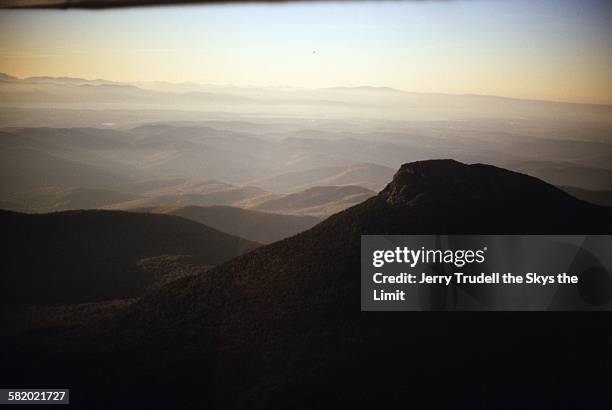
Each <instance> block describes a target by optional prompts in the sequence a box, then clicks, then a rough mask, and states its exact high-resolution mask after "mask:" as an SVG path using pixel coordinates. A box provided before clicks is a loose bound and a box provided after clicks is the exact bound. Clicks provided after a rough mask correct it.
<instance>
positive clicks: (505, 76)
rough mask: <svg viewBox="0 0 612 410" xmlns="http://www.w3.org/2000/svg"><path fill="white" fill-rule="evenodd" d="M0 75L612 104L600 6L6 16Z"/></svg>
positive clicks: (434, 5)
mask: <svg viewBox="0 0 612 410" xmlns="http://www.w3.org/2000/svg"><path fill="white" fill-rule="evenodd" d="M0 72H4V73H7V74H10V75H14V76H17V77H21V78H23V77H29V76H70V77H83V78H89V79H95V78H103V79H107V80H115V81H126V82H136V81H157V80H159V81H169V82H185V81H189V82H198V83H205V84H233V85H253V86H291V87H304V88H319V87H333V86H362V85H371V86H387V87H393V88H398V89H402V90H406V91H415V92H440V93H460V94H461V93H469V94H486V95H499V96H507V97H518V98H530V99H539V100H554V101H576V102H588V103H604V104H612V5H610V4H609V3H608V2H606V1H595V0H587V1H569V0H561V1H553V0H542V1H528V0H514V1H479V0H473V1H431V2H429V1H427V2H400V3H396V2H391V3H378V4H374V3H339V4H337V3H331V4H328V3H315V4H304V3H295V4H278V5H270V4H268V5H248V4H247V5H231V6H230V5H226V6H196V7H153V8H135V9H123V10H122V9H120V10H109V11H74V10H70V11H50V10H36V11H34V10H26V11H10V10H5V11H0Z"/></svg>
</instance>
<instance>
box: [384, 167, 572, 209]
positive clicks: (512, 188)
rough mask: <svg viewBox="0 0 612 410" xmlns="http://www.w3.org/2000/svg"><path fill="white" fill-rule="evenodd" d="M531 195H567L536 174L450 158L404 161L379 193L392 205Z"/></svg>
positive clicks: (506, 199) (508, 199)
mask: <svg viewBox="0 0 612 410" xmlns="http://www.w3.org/2000/svg"><path fill="white" fill-rule="evenodd" d="M529 195H533V198H538V199H540V200H543V199H546V200H552V201H554V200H559V199H561V198H564V199H567V198H565V197H566V196H565V195H564V193H563V192H562V191H561V190H559V189H557V188H555V187H554V186H551V185H549V184H546V183H545V182H543V181H541V180H539V179H537V178H534V177H530V176H527V175H524V174H519V173H516V172H513V171H508V170H506V169H502V168H498V167H495V166H492V165H484V164H464V163H461V162H458V161H455V160H451V159H437V160H427V161H417V162H411V163H407V164H404V165H402V166H401V168H400V169H399V171H397V173H396V174H395V176H394V177H393V180H392V181H391V183H390V184H389V185H387V187H386V188H385V189H384V190H383V191H382V192H381V193H380V196H381V197H382V199H384V200H385V201H386V202H387V203H388V204H389V205H391V206H402V205H410V206H414V205H416V204H417V203H423V202H426V203H436V204H438V205H439V204H443V203H452V202H454V201H458V202H462V203H464V204H465V203H467V202H474V203H476V202H479V201H480V200H484V199H486V200H487V201H489V202H490V201H494V202H498V201H502V202H515V201H517V200H521V199H524V198H528V196H529ZM570 201H571V199H570Z"/></svg>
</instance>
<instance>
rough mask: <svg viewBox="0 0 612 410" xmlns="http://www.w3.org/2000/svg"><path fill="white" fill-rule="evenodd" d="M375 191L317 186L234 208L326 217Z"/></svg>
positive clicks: (249, 202) (348, 187)
mask: <svg viewBox="0 0 612 410" xmlns="http://www.w3.org/2000/svg"><path fill="white" fill-rule="evenodd" d="M375 194H376V193H375V192H374V191H371V190H369V189H367V188H364V187H361V186H354V185H345V186H319V187H313V188H308V189H306V190H304V191H301V192H296V193H293V194H287V195H270V196H269V197H266V196H262V197H259V198H255V199H254V200H249V201H242V202H238V203H236V206H241V207H245V208H251V209H257V210H261V211H266V212H275V213H281V214H294V215H312V216H316V217H320V218H325V217H327V216H329V215H331V214H334V213H336V212H339V211H342V210H343V209H346V208H348V207H350V206H353V205H355V204H358V203H360V202H363V201H365V200H366V199H368V198H370V197H371V196H373V195H375Z"/></svg>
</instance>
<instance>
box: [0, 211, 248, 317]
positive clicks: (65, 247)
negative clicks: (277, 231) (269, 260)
mask: <svg viewBox="0 0 612 410" xmlns="http://www.w3.org/2000/svg"><path fill="white" fill-rule="evenodd" d="M0 221H1V225H2V227H3V233H4V234H5V243H6V245H5V246H4V247H3V252H4V256H3V258H2V259H3V261H4V269H3V271H2V276H1V277H0V281H1V286H0V299H1V300H2V307H3V308H8V307H14V306H16V305H28V304H42V305H45V304H66V303H84V302H95V301H103V300H110V299H117V298H126V297H133V296H137V295H140V294H142V292H143V291H144V290H145V289H146V288H147V287H149V286H150V285H151V284H152V283H153V282H154V279H155V278H154V276H155V275H153V274H152V273H151V272H147V271H144V270H143V269H141V265H139V261H140V260H141V259H145V258H151V257H157V256H161V255H191V256H193V257H195V258H197V259H198V261H199V263H200V264H204V265H215V264H218V263H221V262H224V261H226V260H228V259H231V258H233V257H235V256H237V255H239V254H241V253H244V252H248V251H250V250H252V249H254V248H255V247H256V246H257V244H256V243H254V242H251V241H248V240H246V239H242V238H238V237H235V236H231V235H228V234H226V233H223V232H219V231H217V230H215V229H212V228H209V227H207V226H204V225H202V224H198V223H195V222H192V221H189V220H186V219H183V218H179V217H176V216H170V215H149V214H137V213H127V212H113V211H69V212H60V213H53V214H42V215H27V214H19V213H13V212H6V211H2V212H0ZM9 235H10V236H9ZM170 273H171V272H169V274H170Z"/></svg>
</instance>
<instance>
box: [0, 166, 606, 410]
mask: <svg viewBox="0 0 612 410" xmlns="http://www.w3.org/2000/svg"><path fill="white" fill-rule="evenodd" d="M611 231H612V211H611V210H610V209H609V208H603V207H598V206H594V205H591V204H588V203H585V202H583V201H580V200H577V199H575V198H573V197H571V196H569V195H567V194H566V193H564V192H563V191H561V190H559V189H557V188H555V187H553V186H550V185H548V184H546V183H544V182H542V181H540V180H537V179H535V178H532V177H529V176H526V175H521V174H517V173H514V172H510V171H506V170H503V169H499V168H496V167H493V166H488V165H464V164H461V163H458V162H455V161H450V160H439V161H425V162H417V163H411V164H406V165H404V166H402V167H401V169H400V170H399V171H398V172H397V174H396V175H395V177H394V178H393V181H392V182H391V183H390V184H389V185H388V186H387V187H386V188H385V189H384V190H383V191H382V192H380V193H379V194H378V195H377V196H375V197H373V198H370V199H369V200H367V201H365V202H363V203H361V204H359V205H357V206H354V207H352V208H350V209H347V210H345V211H343V212H340V213H338V214H336V215H333V216H332V217H330V218H328V219H327V220H325V221H323V222H322V223H320V224H318V225H317V226H315V227H314V228H312V229H310V230H308V231H306V232H303V233H301V234H298V235H296V236H294V237H292V238H289V239H286V240H283V241H279V242H276V243H273V244H271V245H268V246H264V247H261V248H258V249H256V250H255V251H253V252H251V253H249V254H248V255H243V256H240V257H237V258H235V259H233V260H231V261H229V262H227V263H225V264H222V265H220V266H218V267H216V268H213V269H212V270H210V271H208V272H206V273H205V274H200V275H196V276H190V277H187V278H184V279H179V280H177V281H174V282H172V283H170V284H168V285H167V286H165V287H162V288H160V289H158V290H157V291H156V292H153V293H151V294H148V295H147V296H145V297H144V298H143V299H142V300H140V301H138V302H136V303H134V304H132V305H131V306H130V308H129V309H127V310H126V311H125V313H124V314H121V315H119V316H117V317H116V318H115V319H113V320H112V321H110V322H105V323H107V324H106V325H103V323H102V322H97V324H92V325H90V326H87V327H85V328H79V329H76V330H70V329H63V330H62V329H56V330H55V333H53V332H51V331H49V332H48V335H47V336H46V337H44V338H43V336H41V333H40V332H39V333H38V335H37V338H36V339H34V338H30V339H27V338H26V339H16V340H13V341H12V342H10V343H12V344H11V346H10V347H11V349H3V350H2V349H0V351H5V352H6V351H10V352H11V355H10V357H2V359H4V360H5V363H9V364H7V365H6V366H5V371H3V372H2V374H3V375H1V376H0V382H2V383H3V385H8V384H7V383H9V382H10V383H12V384H14V385H22V384H24V383H26V382H27V383H30V384H31V383H33V382H36V385H45V386H53V385H57V386H60V385H61V386H70V387H71V389H72V391H73V392H75V393H74V395H71V404H72V406H73V407H75V406H76V407H78V406H79V405H80V406H81V407H83V408H92V407H99V408H105V407H108V406H110V405H112V404H113V403H121V405H122V406H125V407H128V406H135V407H142V408H146V407H157V408H164V407H173V408H199V407H201V406H205V407H207V408H219V409H220V408H223V409H232V408H261V409H264V408H266V409H267V408H285V409H290V408H291V409H311V408H330V409H331V408H334V409H336V408H359V409H366V408H367V409H369V408H397V403H406V405H410V406H414V407H416V408H430V407H444V408H465V407H467V406H469V407H470V408H473V407H474V400H479V401H480V403H481V404H482V405H483V406H484V407H504V408H516V407H517V406H518V407H521V406H519V404H521V403H522V404H524V403H529V406H534V407H541V406H540V405H541V404H546V406H547V407H557V408H558V407H575V408H592V407H594V406H595V405H597V404H599V405H601V404H602V403H604V402H603V401H599V400H603V399H604V398H609V396H608V395H607V392H608V387H609V386H608V384H609V381H608V380H607V378H606V377H605V376H604V377H602V373H601V372H600V371H597V370H598V369H599V370H602V371H603V370H604V369H605V364H604V362H605V358H606V357H607V355H608V350H609V345H610V342H612V337H611V336H612V334H611V332H610V328H609V315H607V314H605V313H598V314H593V313H590V314H588V315H584V314H575V313H573V314H572V313H567V314H563V315H560V314H558V315H553V314H538V315H536V314H532V315H525V314H521V315H517V314H510V313H497V314H478V315H474V314H472V315H467V314H465V315H460V314H445V315H439V314H433V313H417V312H413V313H405V312H404V313H402V312H361V311H360V240H361V235H364V234H452V233H456V234H468V233H474V234H485V233H490V234H554V233H559V234H571V233H576V234H584V233H591V234H595V233H606V234H609V233H610V232H611ZM105 326H108V327H105ZM41 340H44V345H43V342H41ZM75 340H76V342H75ZM69 341H70V342H69ZM68 345H70V346H71V348H70V349H69V352H68V353H67V352H66V346H68ZM56 351H61V352H62V354H61V355H58V354H57V353H56ZM568 351H571V352H572V354H571V355H568V354H567V352H568ZM9 359H10V362H9ZM85 359H86V360H85ZM43 364H44V365H43ZM534 366H535V367H537V371H534ZM35 370H36V371H35ZM468 370H469V372H468ZM6 375H10V379H7V377H6ZM493 375H494V377H493ZM105 380H113V383H112V384H109V383H105V391H106V393H105V394H104V395H103V396H101V395H100V394H99V386H100V383H102V382H103V381H105ZM109 389H112V391H110V390H109ZM559 392H563V394H561V395H559ZM498 404H499V405H498Z"/></svg>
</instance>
